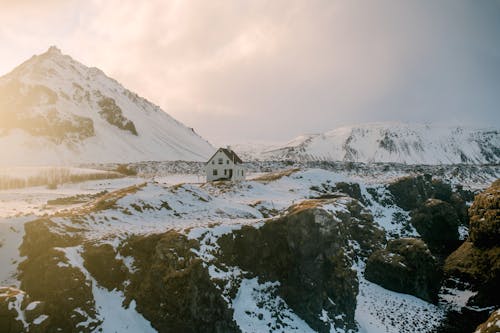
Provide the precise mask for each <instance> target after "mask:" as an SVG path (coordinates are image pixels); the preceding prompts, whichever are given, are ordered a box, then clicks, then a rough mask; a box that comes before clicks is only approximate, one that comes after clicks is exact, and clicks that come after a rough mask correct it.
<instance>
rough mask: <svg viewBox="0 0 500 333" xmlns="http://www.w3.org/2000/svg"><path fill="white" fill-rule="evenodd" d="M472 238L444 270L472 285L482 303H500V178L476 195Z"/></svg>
mask: <svg viewBox="0 0 500 333" xmlns="http://www.w3.org/2000/svg"><path fill="white" fill-rule="evenodd" d="M469 214H470V232H469V238H468V239H467V241H466V242H464V244H463V245H462V246H461V247H460V248H458V249H457V250H456V251H455V252H453V253H452V254H451V255H450V256H449V257H448V258H447V259H446V263H445V273H446V275H447V276H449V277H456V278H459V279H460V280H462V281H464V282H466V283H468V284H470V285H471V286H472V288H473V289H474V290H477V291H478V294H477V295H476V296H475V297H474V299H473V302H474V303H476V304H477V305H479V306H482V307H485V306H500V289H499V288H498V286H499V285H500V229H499V228H500V181H499V180H497V181H496V182H494V183H493V185H492V186H491V187H490V188H488V189H487V190H486V191H484V192H483V193H481V194H479V195H477V196H476V198H475V200H474V203H473V204H472V206H471V208H470V210H469Z"/></svg>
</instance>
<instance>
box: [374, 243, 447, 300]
mask: <svg viewBox="0 0 500 333" xmlns="http://www.w3.org/2000/svg"><path fill="white" fill-rule="evenodd" d="M365 277H366V279H367V280H369V281H371V282H374V283H376V284H379V285H381V286H382V287H384V288H386V289H389V290H393V291H397V292H402V293H406V294H411V295H414V296H417V297H419V298H421V299H424V300H426V301H429V302H436V301H437V295H438V291H439V288H440V284H441V277H442V273H441V269H440V267H439V264H438V261H437V260H436V258H435V257H434V256H433V255H432V254H431V252H430V251H429V249H428V248H427V245H426V244H425V243H424V242H423V241H422V240H420V239H415V238H402V239H396V240H391V241H389V242H388V243H387V247H386V248H385V249H383V250H379V251H376V252H374V253H373V254H372V255H371V256H370V258H368V261H367V263H366V269H365Z"/></svg>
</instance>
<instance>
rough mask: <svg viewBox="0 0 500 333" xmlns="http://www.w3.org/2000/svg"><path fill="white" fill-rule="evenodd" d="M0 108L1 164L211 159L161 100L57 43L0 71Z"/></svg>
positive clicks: (204, 145)
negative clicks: (158, 103) (66, 51)
mask: <svg viewBox="0 0 500 333" xmlns="http://www.w3.org/2000/svg"><path fill="white" fill-rule="evenodd" d="M0 110H1V112H0V115H1V117H2V123H1V124H0V164H2V165H9V166H12V165H67V164H76V163H96V162H136V161H149V160H169V161H172V160H188V161H205V160H206V159H207V158H208V157H209V156H210V155H211V154H212V153H213V152H214V148H213V147H212V146H211V145H210V144H209V143H208V142H207V141H206V140H204V139H203V138H201V137H200V136H199V135H197V134H196V133H195V132H194V130H193V129H191V128H188V127H186V126H185V125H183V124H182V123H180V122H178V121H177V120H175V119H174V118H172V117H171V116H169V115H168V114H167V113H165V112H164V111H163V110H161V109H160V107H158V106H156V105H154V104H152V103H150V102H149V101H147V100H145V99H144V98H142V97H140V96H138V95H137V94H135V93H133V92H131V91H129V90H127V89H126V88H124V87H123V86H122V85H121V84H119V83H118V82H117V81H115V80H113V79H111V78H109V77H108V76H106V75H105V74H104V73H103V72H102V71H100V70H99V69H97V68H89V67H86V66H85V65H83V64H81V63H79V62H77V61H75V60H73V59H72V58H71V57H70V56H67V55H63V54H62V53H61V52H60V51H59V50H57V51H54V49H52V48H51V49H49V51H47V52H46V53H44V54H41V55H37V56H33V57H32V58H31V59H29V60H28V61H26V62H24V63H23V64H21V65H20V66H18V67H17V68H16V69H14V70H13V71H12V72H10V73H8V74H7V75H5V76H3V77H1V78H0ZM19 117H22V121H20V120H19Z"/></svg>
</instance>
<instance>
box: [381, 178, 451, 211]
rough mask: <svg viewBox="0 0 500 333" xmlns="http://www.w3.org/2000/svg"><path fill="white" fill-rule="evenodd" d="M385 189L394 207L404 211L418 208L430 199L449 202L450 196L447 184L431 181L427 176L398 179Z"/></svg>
mask: <svg viewBox="0 0 500 333" xmlns="http://www.w3.org/2000/svg"><path fill="white" fill-rule="evenodd" d="M387 189H388V190H389V192H391V194H392V196H393V198H394V202H395V203H396V205H398V206H399V207H401V208H403V209H404V210H413V209H416V208H419V207H420V206H422V205H423V204H424V203H425V202H426V201H427V199H430V198H433V199H439V200H442V201H446V202H449V201H450V200H451V196H452V189H451V186H450V185H449V184H446V183H444V182H442V181H440V180H438V179H432V176H431V175H429V174H425V175H421V176H408V177H402V178H399V179H397V180H396V181H394V182H392V183H391V184H389V185H388V186H387Z"/></svg>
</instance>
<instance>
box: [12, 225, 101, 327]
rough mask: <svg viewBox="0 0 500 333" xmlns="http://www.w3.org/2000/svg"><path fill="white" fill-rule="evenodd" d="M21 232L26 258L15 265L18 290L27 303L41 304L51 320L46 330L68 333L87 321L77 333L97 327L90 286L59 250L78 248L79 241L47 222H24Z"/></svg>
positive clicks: (78, 238)
mask: <svg viewBox="0 0 500 333" xmlns="http://www.w3.org/2000/svg"><path fill="white" fill-rule="evenodd" d="M51 228H54V230H57V231H59V232H56V231H54V230H51ZM25 231H26V233H25V236H24V240H23V243H22V245H21V247H20V253H21V255H23V256H26V259H25V260H24V261H23V262H22V263H20V265H19V272H20V273H19V279H20V281H21V289H22V290H23V291H25V292H26V294H27V295H29V297H30V299H31V300H34V301H42V302H44V303H45V314H46V315H48V316H49V318H50V319H51V320H50V323H49V324H48V327H47V331H49V332H52V331H53V332H56V331H58V330H59V331H64V332H66V331H72V330H73V329H74V328H75V327H77V325H78V323H80V322H86V321H88V322H89V325H88V326H87V327H86V328H83V327H80V330H81V331H82V332H91V331H92V330H93V329H95V327H97V325H98V324H99V322H98V321H97V320H94V321H93V320H92V319H95V304H94V298H93V295H92V289H91V286H90V285H89V284H88V283H87V281H86V278H85V276H84V274H83V273H82V272H81V271H80V270H79V269H78V268H74V267H72V266H71V265H69V263H68V260H67V258H66V255H65V254H64V252H63V251H62V250H61V249H60V248H64V247H69V246H76V245H78V244H79V243H80V242H81V238H80V237H78V236H75V235H71V232H69V231H68V230H64V227H62V226H60V225H56V224H55V223H54V222H52V221H51V220H48V219H41V220H36V221H33V222H29V223H26V224H25ZM64 231H66V233H65V232H64ZM75 309H79V311H74V310H75ZM82 313H86V314H87V315H85V316H84V315H82Z"/></svg>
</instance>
